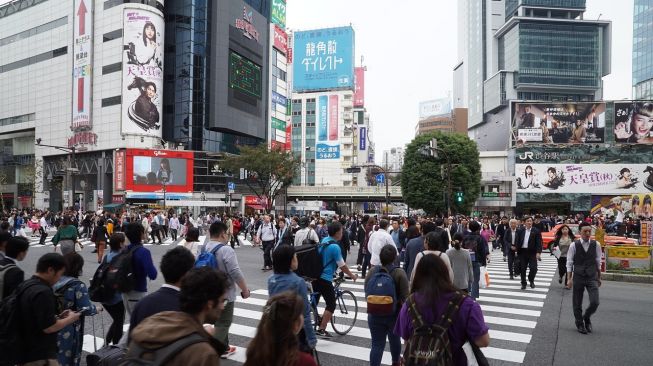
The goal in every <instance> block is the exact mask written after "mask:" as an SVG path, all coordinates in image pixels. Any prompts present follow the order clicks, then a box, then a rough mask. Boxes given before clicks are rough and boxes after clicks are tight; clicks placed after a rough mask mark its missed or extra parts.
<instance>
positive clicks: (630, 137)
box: [614, 101, 653, 144]
mask: <svg viewBox="0 0 653 366" xmlns="http://www.w3.org/2000/svg"><path fill="white" fill-rule="evenodd" d="M651 128H653V102H651V101H635V102H627V103H618V102H617V103H614V138H615V142H619V143H625V144H653V133H652V132H651Z"/></svg>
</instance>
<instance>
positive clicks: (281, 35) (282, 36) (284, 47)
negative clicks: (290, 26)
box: [272, 25, 288, 55]
mask: <svg viewBox="0 0 653 366" xmlns="http://www.w3.org/2000/svg"><path fill="white" fill-rule="evenodd" d="M273 35H274V42H273V43H272V45H273V46H274V48H276V49H277V50H279V52H281V53H283V54H284V55H286V54H288V35H287V34H286V32H284V31H283V29H281V28H279V27H278V26H277V25H274V34H273Z"/></svg>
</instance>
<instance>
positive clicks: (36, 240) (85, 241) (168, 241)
mask: <svg viewBox="0 0 653 366" xmlns="http://www.w3.org/2000/svg"><path fill="white" fill-rule="evenodd" d="M54 234H56V232H48V237H47V238H46V239H45V244H41V243H40V240H41V239H40V237H28V238H27V239H28V240H29V244H30V246H31V247H35V248H38V247H46V246H52V238H53V237H54ZM162 239H163V238H162ZM178 241H179V240H178ZM79 242H80V243H82V245H83V246H84V247H87V246H88V247H95V243H93V242H92V241H91V239H89V238H80V239H79ZM174 243H175V241H174V240H172V237H168V238H165V239H163V242H162V244H160V245H172V244H174ZM143 245H144V246H152V245H156V244H153V243H145V244H143Z"/></svg>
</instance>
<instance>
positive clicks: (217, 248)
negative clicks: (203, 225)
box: [211, 244, 224, 255]
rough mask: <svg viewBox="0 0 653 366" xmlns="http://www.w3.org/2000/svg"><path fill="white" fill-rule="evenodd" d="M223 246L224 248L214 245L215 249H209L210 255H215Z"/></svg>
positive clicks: (221, 245)
mask: <svg viewBox="0 0 653 366" xmlns="http://www.w3.org/2000/svg"><path fill="white" fill-rule="evenodd" d="M223 246H224V244H218V245H216V246H215V248H213V249H211V254H213V255H215V253H217V252H218V250H220V249H222V247H223Z"/></svg>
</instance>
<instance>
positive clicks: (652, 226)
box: [639, 221, 653, 246]
mask: <svg viewBox="0 0 653 366" xmlns="http://www.w3.org/2000/svg"><path fill="white" fill-rule="evenodd" d="M639 243H640V244H641V245H648V246H652V245H653V221H642V222H641V227H640V234H639Z"/></svg>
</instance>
